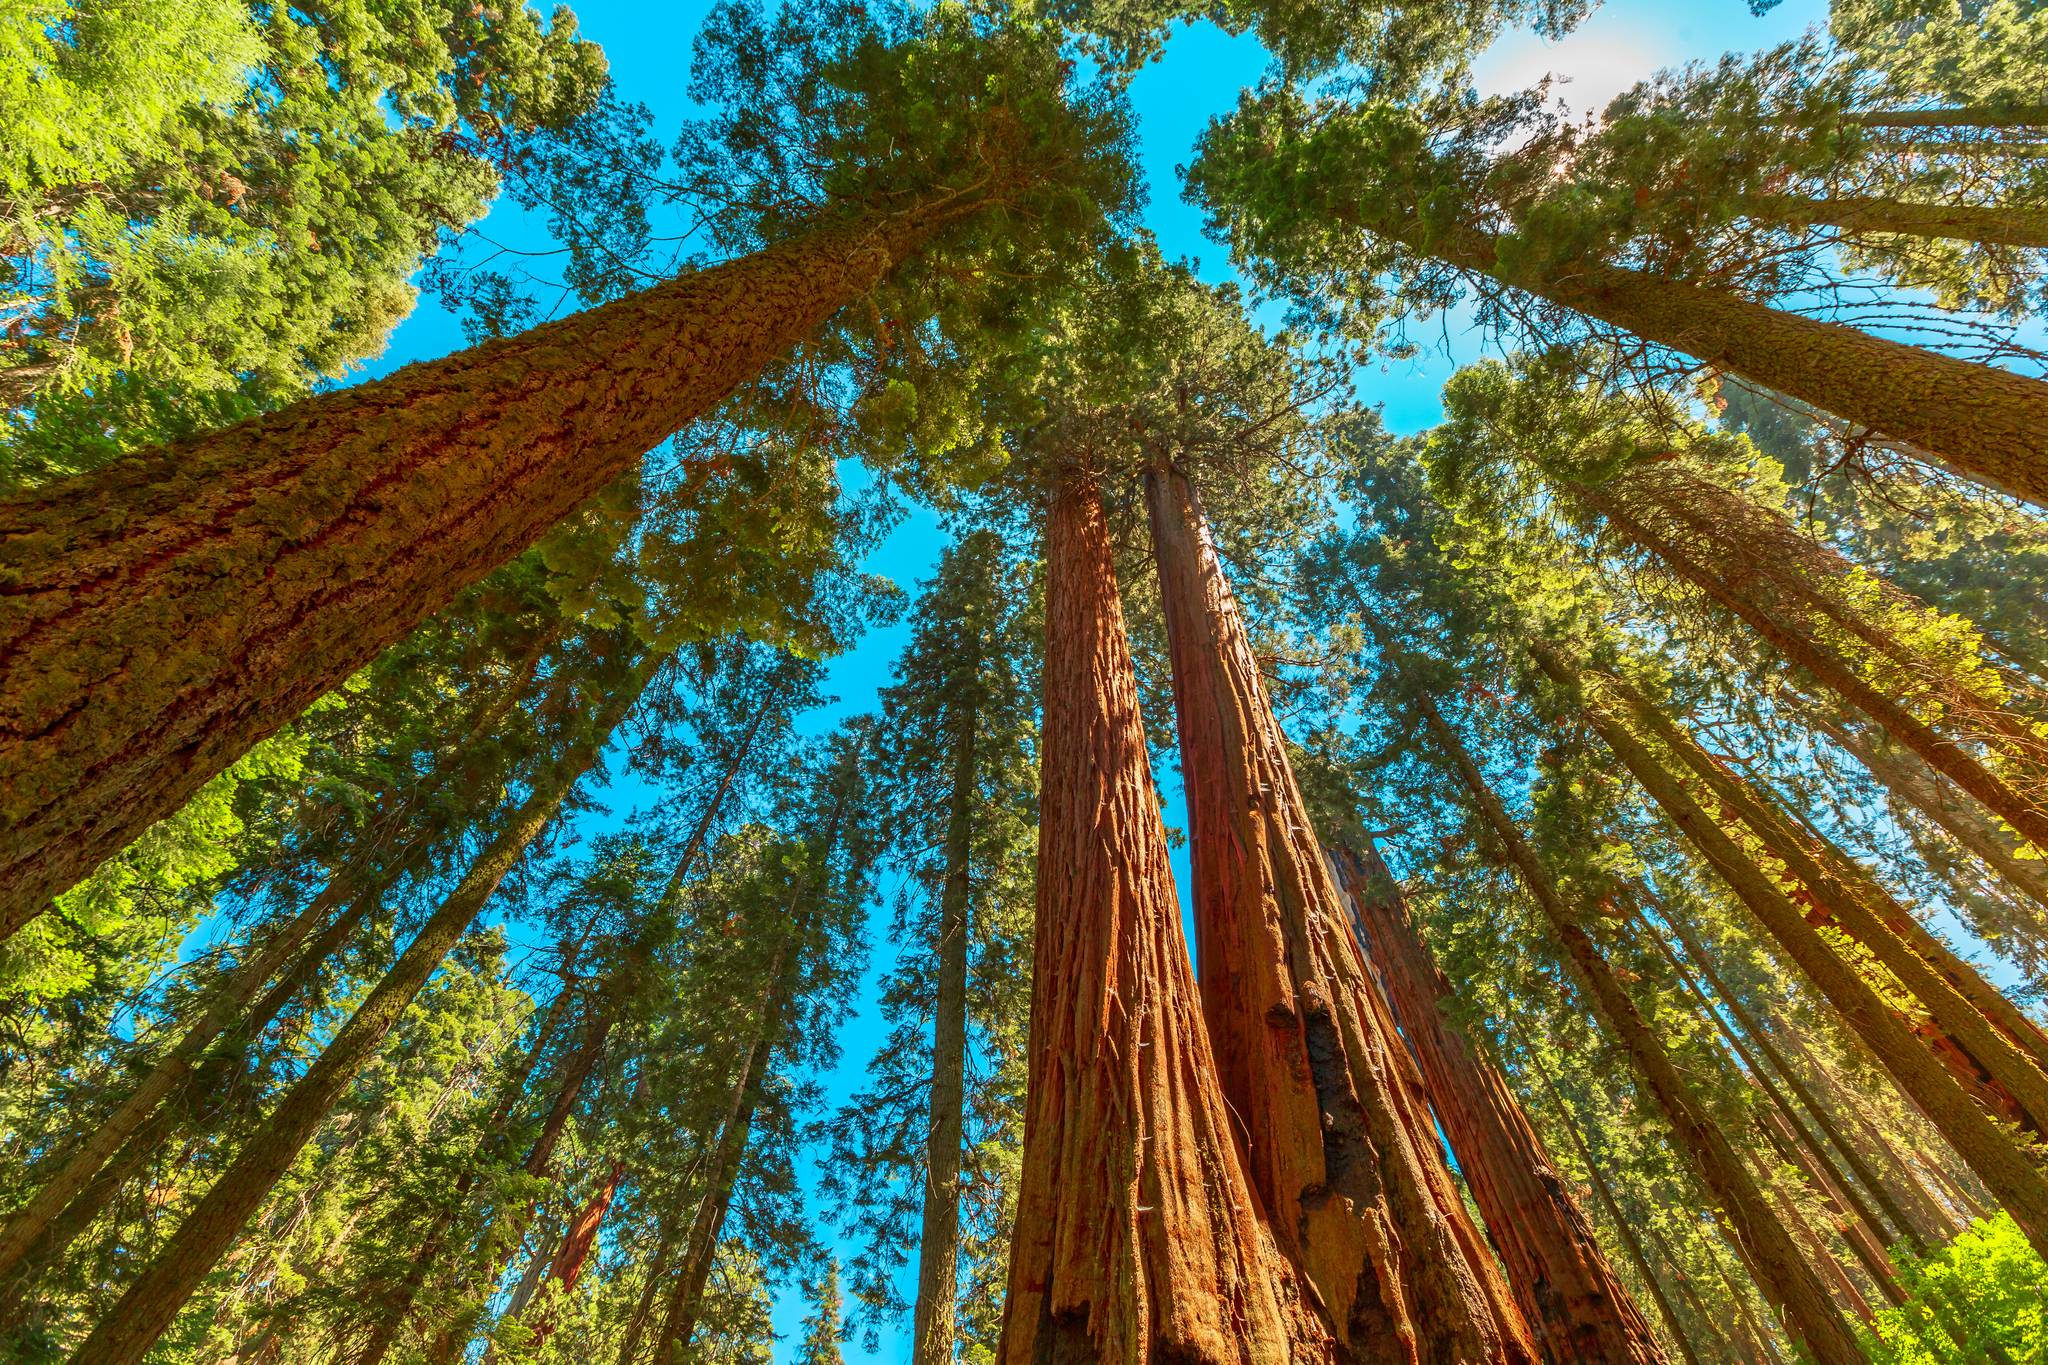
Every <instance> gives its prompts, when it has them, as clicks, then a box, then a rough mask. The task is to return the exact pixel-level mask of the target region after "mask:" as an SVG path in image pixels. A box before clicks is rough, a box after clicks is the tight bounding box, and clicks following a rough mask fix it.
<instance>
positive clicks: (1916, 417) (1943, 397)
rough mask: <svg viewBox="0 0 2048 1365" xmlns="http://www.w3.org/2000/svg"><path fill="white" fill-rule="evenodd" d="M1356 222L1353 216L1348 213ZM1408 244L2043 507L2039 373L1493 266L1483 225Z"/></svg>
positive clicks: (2046, 387) (1696, 292) (1620, 279)
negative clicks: (1735, 376) (1858, 426)
mask: <svg viewBox="0 0 2048 1365" xmlns="http://www.w3.org/2000/svg"><path fill="white" fill-rule="evenodd" d="M1352 216H1353V218H1354V220H1355V219H1356V215H1355V214H1354V215H1352ZM1411 245H1415V246H1417V247H1418V249H1427V250H1430V251H1432V252H1434V253H1435V254H1438V255H1440V256H1441V258H1442V259H1444V260H1446V261H1448V262H1449V263H1450V264H1452V265H1455V266H1458V267H1460V268H1462V269H1465V270H1471V271H1474V272H1477V273H1480V274H1488V275H1493V276H1495V277H1496V278H1498V279H1499V280H1500V281H1501V282H1502V283H1504V284H1508V285H1512V286H1513V287H1514V288H1516V289H1520V290H1523V291H1525V292H1527V293H1530V294H1533V295H1535V296H1536V297H1538V298H1542V299H1548V300H1549V301H1550V302H1552V303H1556V304H1561V305H1563V306H1564V307H1566V308H1569V309H1571V310H1573V311H1574V312H1577V313H1582V314H1584V315H1585V316H1587V317H1590V318H1596V319H1598V320H1599V321H1601V322H1605V323H1608V324H1610V325H1612V326H1615V327H1619V328H1621V329H1622V330H1623V331H1627V332H1633V333H1634V334H1635V335H1637V336H1639V337H1641V338H1643V339H1644V340H1645V341H1650V342H1654V343H1656V344H1657V345H1659V346H1668V347H1670V348H1671V349H1672V350H1674V351H1681V352H1683V353H1685V354H1686V355H1689V356H1693V357H1695V358H1697V359H1699V360H1701V361H1703V362H1705V363H1707V364H1709V365H1714V366H1718V367H1720V368H1722V369H1726V370H1730V371H1733V372H1734V373H1736V374H1739V375H1741V376H1743V377H1744V378H1745V379H1748V380H1750V381H1751V382H1753V383H1756V384H1761V385H1763V386H1764V387H1765V388H1767V389H1772V390H1775V391H1776V392H1778V393H1782V394H1786V395H1789V396H1790V397H1793V398H1797V399H1799V400H1800V401H1802V402H1805V403H1811V404H1812V405H1813V406H1815V407H1817V408H1820V409H1821V410H1823V411H1825V412H1832V413H1834V414H1836V415H1837V416H1840V417H1846V418H1848V419H1849V420H1850V421H1852V422H1858V423H1861V424H1862V425H1864V426H1866V427H1869V428H1870V429H1871V430H1872V431H1875V432H1877V433H1878V434H1879V435H1881V436H1887V437H1890V438H1891V439H1893V440H1895V441H1902V442H1905V443H1907V444H1909V445H1911V446H1913V447H1915V448H1917V449H1918V450H1921V451H1924V452H1926V453H1927V454H1928V456H1929V457H1930V458H1932V459H1935V460H1938V461H1939V462H1941V463H1942V464H1943V465H1944V466H1946V467H1947V468H1949V469H1951V470H1954V471H1955V472H1956V473H1958V474H1961V475H1963V476H1964V477H1966V478H1971V479H1975V480H1977V481H1979V482H1981V483H1985V484H1988V485H1990V486H1991V487H1993V488H1996V489H1999V490H2002V491H2005V492H2009V493H2012V494H2014V495H2016V496H2018V497H2022V498H2025V499H2027V500H2028V501H2029V502H2033V503H2037V504H2040V505H2043V506H2048V451H2044V450H2043V448H2042V445H2041V440H2040V433H2041V432H2043V431H2048V383H2043V382H2041V381H2040V380H2037V379H2029V378H2026V377H2025V376H2023V375H2019V374H2015V373H2013V372H2012V371H2011V370H2005V369H2000V368H1999V367H1997V366H1995V365H1978V364H1973V363H1971V362H1970V361H1967V360H1958V359H1956V358H1955V357H1954V356H1947V355H1942V354H1940V353H1939V352H1936V351H1930V350H1926V349H1924V348H1922V347H1918V346H1908V345H1905V344H1903V343H1901V342H1897V341H1890V340H1887V339H1885V338H1884V337H1879V336H1873V335H1871V334H1870V333H1869V332H1865V331H1861V330H1859V329H1857V328H1854V327H1849V326H1845V325H1843V324H1842V323H1838V322H1824V321H1821V320H1820V319H1818V318H1809V317H1802V316H1800V315H1799V314H1797V313H1791V312H1787V311H1785V310H1783V309H1780V308H1772V307H1769V306H1767V305H1765V304H1761V303H1756V302H1753V301H1752V300H1750V299H1746V298H1744V297H1742V296H1741V295H1740V294H1737V293H1735V292H1734V291H1733V290H1729V289H1723V288H1715V287H1712V286H1708V285H1700V284H1693V283H1689V282H1687V281H1684V280H1676V279H1670V278H1666V277H1663V276H1659V275H1652V274H1649V273H1647V272H1645V271H1641V270H1631V269H1629V268H1627V267H1625V266H1616V265H1607V264H1604V263H1602V262H1599V261H1581V262H1575V263H1573V264H1571V265H1569V266H1565V267H1562V268H1553V267H1549V266H1545V267H1544V268H1543V270H1542V273H1537V272H1536V271H1535V270H1533V269H1526V268H1515V267H1512V266H1508V267H1504V266H1503V265H1502V254H1501V252H1500V250H1499V247H1500V243H1499V241H1498V240H1497V239H1496V238H1494V237H1492V236H1489V235H1487V234H1485V233H1481V232H1467V233H1463V234H1459V235H1458V236H1456V237H1455V238H1452V239H1448V240H1446V239H1443V238H1436V239H1432V240H1430V241H1428V242H1426V243H1425V242H1423V241H1422V239H1420V238H1419V237H1418V238H1417V240H1416V241H1414V242H1412V243H1411Z"/></svg>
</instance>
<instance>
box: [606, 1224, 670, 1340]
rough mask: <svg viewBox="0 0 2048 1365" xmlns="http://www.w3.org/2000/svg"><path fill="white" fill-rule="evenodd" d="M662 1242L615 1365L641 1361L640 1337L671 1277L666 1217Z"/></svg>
mask: <svg viewBox="0 0 2048 1365" xmlns="http://www.w3.org/2000/svg"><path fill="white" fill-rule="evenodd" d="M658 1235H659V1237H660V1241H659V1243H658V1244H657V1245H656V1247H655V1249H654V1260H653V1262H652V1263H651V1264H649V1265H648V1267H647V1282H646V1283H645V1284H643V1285H641V1286H640V1299H639V1301H638V1302H637V1303H635V1304H634V1305H633V1315H632V1316H631V1317H629V1318H627V1319H626V1330H625V1333H624V1334H623V1335H622V1336H621V1337H620V1339H619V1358H618V1360H617V1362H615V1365H634V1362H635V1361H637V1360H639V1358H640V1338H641V1336H642V1335H643V1334H644V1333H645V1332H646V1331H647V1321H648V1319H649V1318H651V1317H653V1316H654V1299H655V1296H656V1295H657V1294H659V1293H660V1292H661V1286H662V1282H663V1281H664V1280H666V1279H667V1278H668V1263H669V1260H670V1258H671V1255H672V1254H673V1252H674V1250H675V1242H674V1239H673V1238H671V1237H670V1236H669V1233H668V1224H667V1219H666V1217H664V1218H663V1219H662V1221H661V1224H660V1226H659V1228H658Z"/></svg>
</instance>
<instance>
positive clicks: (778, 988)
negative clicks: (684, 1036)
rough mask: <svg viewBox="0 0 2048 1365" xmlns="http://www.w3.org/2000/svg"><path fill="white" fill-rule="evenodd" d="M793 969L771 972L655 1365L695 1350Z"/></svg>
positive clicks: (784, 961) (780, 964)
mask: <svg viewBox="0 0 2048 1365" xmlns="http://www.w3.org/2000/svg"><path fill="white" fill-rule="evenodd" d="M787 965H788V955H787V953H786V952H785V953H784V954H783V955H781V956H779V957H778V958H777V961H776V964H775V967H774V969H773V971H772V972H771V974H770V975H771V978H772V979H774V980H775V983H776V984H775V989H774V993H773V994H772V995H771V996H770V998H769V999H768V1000H767V1001H766V1002H764V1004H763V1007H762V1011H761V1026H760V1031H759V1032H758V1033H757V1034H756V1035H755V1038H754V1042H753V1045H752V1046H751V1047H749V1048H748V1049H747V1057H746V1061H745V1062H744V1063H743V1064H742V1065H741V1067H740V1074H739V1081H738V1083H737V1084H736V1085H735V1086H734V1087H733V1092H732V1107H731V1109H730V1110H729V1111H728V1112H727V1114H726V1116H725V1122H724V1124H722V1125H721V1126H720V1128H719V1133H718V1148H717V1151H716V1153H715V1154H714V1156H713V1157H712V1160H711V1170H710V1173H709V1176H708V1183H707V1184H706V1186H705V1189H704V1197H703V1198H702V1199H701V1200H699V1201H698V1204H697V1217H696V1219H695V1221H694V1222H692V1223H691V1225H690V1232H689V1237H688V1239H687V1240H686V1241H685V1242H684V1243H683V1263H682V1268H681V1270H680V1272H679V1273H678V1274H677V1276H676V1284H675V1288H674V1289H673V1290H672V1291H671V1292H670V1294H669V1300H668V1311H667V1313H666V1314H664V1315H663V1318H662V1324H661V1330H660V1332H659V1333H657V1334H656V1336H655V1339H654V1365H674V1362H675V1361H676V1360H677V1359H678V1358H679V1356H680V1355H681V1353H682V1352H683V1351H685V1350H687V1349H688V1348H689V1345H690V1338H691V1336H692V1335H693V1334H694V1333H695V1332H696V1330H697V1315H698V1313H699V1312H700V1311H701V1309H702V1307H703V1302H704V1286H705V1284H706V1283H707V1282H709V1280H710V1278H711V1265H712V1262H713V1261H714V1260H716V1259H717V1256H718V1239H719V1236H720V1234H721V1233H722V1232H723V1231H724V1228H725V1214H726V1210H727V1209H728V1208H729V1207H731V1204H732V1191H733V1185H734V1184H735V1183H736V1182H737V1181H738V1179H739V1173H740V1158H741V1157H742V1156H744V1155H745V1154H746V1150H747V1138H748V1136H749V1134H750V1132H751V1131H752V1128H753V1122H754V1110H755V1108H756V1107H758V1106H759V1104H760V1102H761V1088H762V1086H763V1085H764V1084H765V1083H766V1082H767V1079H768V1062H769V1058H770V1056H771V1055H772V1054H773V1053H774V1051H775V1045H776V1035H778V1034H779V1033H780V1032H781V1020H782V1014H783V1010H784V1008H785V1007H786V1004H787V996H788V993H789V991H790V983H789V982H788V981H787V980H786V979H785V978H784V969H785V968H786V967H787Z"/></svg>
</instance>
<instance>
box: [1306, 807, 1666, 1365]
mask: <svg viewBox="0 0 2048 1365" xmlns="http://www.w3.org/2000/svg"><path fill="white" fill-rule="evenodd" d="M1331 859H1332V861H1333V862H1334V863H1335V865H1336V867H1337V871H1338V879H1339V882H1340V884H1341V885H1342V886H1343V887H1344V889H1345V890H1346V891H1347V892H1348V893H1349V896H1350V901H1351V906H1352V909H1353V911H1354V913H1356V914H1357V916H1358V918H1359V921H1360V924H1361V926H1362V927H1363V929H1364V930H1365V933H1366V935H1367V937H1368V940H1369V943H1368V946H1369V948H1370V951H1371V953H1372V958H1373V961H1374V963H1375V964H1376V965H1377V966H1378V967H1379V968H1380V971H1381V973H1382V975H1383V976H1384V978H1385V980H1386V983H1387V997H1388V1000H1389V1001H1390V1002H1391V1003H1392V1005H1393V1007H1394V1015H1395V1017H1396V1018H1397V1019H1398V1020H1399V1021H1400V1024H1401V1032H1402V1035H1403V1036H1404V1037H1406V1039H1407V1040H1408V1045H1409V1047H1410V1048H1412V1049H1413V1051H1414V1053H1415V1057H1416V1060H1417V1062H1418V1063H1419V1064H1420V1065H1421V1067H1422V1076H1423V1080H1424V1081H1425V1082H1427V1084H1428V1086H1429V1094H1430V1099H1431V1103H1432V1105H1433V1106H1434V1108H1435V1110H1436V1114H1437V1118H1438V1120H1439V1121H1440V1122H1442V1124H1443V1127H1444V1132H1445V1133H1446V1135H1448V1136H1449V1138H1450V1141H1451V1151H1452V1152H1453V1153H1455V1154H1456V1156H1457V1158H1458V1169H1459V1170H1460V1171H1462V1172H1463V1173H1464V1176H1465V1184H1466V1185H1467V1186H1468V1187H1469V1188H1470V1189H1471V1191H1472V1197H1473V1200H1474V1201H1475V1202H1476V1203H1477V1204H1478V1205H1479V1212H1480V1216H1481V1217H1483V1218H1484V1219H1485V1220H1486V1230H1487V1232H1488V1233H1489V1234H1490V1235H1491V1236H1492V1238H1493V1244H1494V1246H1495V1247H1496V1248H1497V1249H1498V1250H1499V1252H1500V1257H1501V1263H1502V1266H1503V1267H1504V1268H1505V1270H1506V1271H1507V1281H1508V1283H1509V1284H1510V1285H1511V1286H1513V1288H1514V1291H1515V1294H1516V1296H1517V1297H1518V1298H1519V1299H1520V1301H1521V1304H1522V1312H1523V1315H1524V1316H1525V1317H1526V1318H1527V1319H1528V1320H1529V1322H1530V1324H1531V1325H1532V1326H1534V1327H1535V1328H1536V1330H1537V1344H1538V1346H1539V1347H1541V1348H1542V1351H1543V1355H1544V1359H1545V1360H1547V1361H1552V1362H1557V1363H1558V1365H1567V1363H1570V1362H1584V1363H1585V1365H1628V1362H1653V1361H1655V1362H1661V1361H1662V1360H1663V1359H1664V1353H1663V1351H1661V1350H1660V1349H1658V1347H1657V1344H1656V1341H1655V1339H1654V1338H1653V1337H1652V1336H1651V1333H1650V1325H1649V1323H1647V1322H1645V1321H1644V1320H1643V1315H1642V1313H1641V1312H1640V1311H1638V1310H1637V1308H1636V1305H1635V1302H1634V1300H1633V1299H1631V1298H1630V1297H1629V1293H1628V1290H1627V1289H1626V1288H1624V1287H1623V1285H1622V1283H1621V1281H1620V1279H1618V1278H1617V1277H1616V1275H1615V1273H1614V1268H1613V1267H1612V1266H1611V1265H1609V1264H1608V1261H1607V1257H1606V1255H1605V1254H1604V1253H1603V1252H1602V1251H1601V1250H1600V1244H1599V1243H1598V1242H1596V1241H1595V1240H1594V1238H1593V1229H1592V1228H1591V1226H1590V1225H1588V1223H1587V1222H1586V1217H1585V1215H1584V1214H1583V1213H1581V1212H1580V1211H1579V1207H1578V1205H1577V1204H1575V1203H1573V1202H1572V1198H1571V1195H1570V1194H1569V1193H1568V1192H1567V1191H1566V1190H1565V1187H1564V1182H1563V1181H1561V1180H1559V1179H1558V1176H1557V1171H1556V1169H1555V1168H1554V1167H1553V1166H1552V1165H1551V1162H1550V1154H1549V1153H1548V1152H1546V1151H1544V1150H1543V1142H1542V1139H1540V1138H1538V1137H1537V1136H1536V1130H1535V1128H1534V1127H1532V1126H1531V1125H1530V1123H1529V1117H1528V1115H1527V1114H1525V1113H1524V1112H1523V1111H1522V1105H1521V1102H1520V1101H1519V1100H1517V1099H1516V1098H1515V1095H1514V1092H1513V1091H1512V1090H1510V1089H1508V1085H1507V1081H1506V1080H1505V1079H1504V1078H1503V1077H1502V1076H1501V1074H1500V1072H1499V1071H1497V1070H1495V1069H1494V1066H1493V1064H1492V1063H1491V1062H1490V1061H1488V1060H1486V1059H1485V1058H1484V1057H1482V1056H1480V1055H1479V1052H1478V1049H1477V1047H1476V1046H1475V1045H1474V1044H1473V1043H1471V1042H1469V1041H1468V1040H1467V1039H1466V1038H1465V1037H1464V1035H1463V1034H1462V1033H1460V1032H1459V1031H1458V1030H1457V1028H1456V1027H1455V1026H1454V1025H1453V1024H1452V1023H1451V1022H1450V1020H1449V1019H1447V1018H1446V1017H1445V1015H1444V1002H1446V1001H1447V1000H1448V999H1449V998H1450V996H1451V983H1450V982H1449V981H1447V980H1446V979H1445V978H1444V975H1443V973H1442V972H1440V971H1438V970H1437V966H1436V963H1435V962H1434V961H1432V960H1431V958H1430V955H1429V950H1428V949H1427V948H1426V947H1425V946H1424V945H1423V942H1422V939H1421V936H1420V935H1419V934H1418V933H1417V931H1416V927H1415V922H1414V920H1413V919H1412V918H1411V917H1410V916H1409V913H1408V907H1407V906H1406V905H1404V904H1403V903H1402V900H1401V893H1400V891H1399V889H1398V888H1397V887H1396V886H1395V885H1394V880H1393V876H1392V874H1391V873H1389V872H1388V871H1387V869H1386V866H1385V864H1383V863H1381V862H1380V859H1379V855H1378V853H1377V852H1375V851H1374V850H1373V849H1372V847H1371V846H1370V845H1367V846H1366V847H1365V848H1364V850H1363V851H1354V850H1352V849H1349V848H1334V849H1332V850H1331Z"/></svg>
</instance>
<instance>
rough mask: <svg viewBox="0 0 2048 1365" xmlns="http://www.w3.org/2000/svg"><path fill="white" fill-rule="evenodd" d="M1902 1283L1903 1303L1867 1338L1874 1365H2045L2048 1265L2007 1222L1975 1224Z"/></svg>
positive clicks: (2006, 1218) (1881, 1317) (1887, 1311)
mask: <svg viewBox="0 0 2048 1365" xmlns="http://www.w3.org/2000/svg"><path fill="white" fill-rule="evenodd" d="M1901 1279H1902V1280H1903V1281H1904V1284H1905V1287H1906V1289H1907V1292H1908V1294H1909V1295H1910V1297H1909V1299H1908V1301H1907V1302H1906V1303H1904V1304H1902V1305H1899V1306H1897V1307H1893V1308H1884V1309H1880V1310H1879V1311H1878V1314H1877V1320H1876V1321H1875V1322H1874V1323H1872V1324H1871V1326H1870V1328H1869V1329H1867V1330H1866V1332H1865V1334H1864V1337H1865V1341H1866V1343H1867V1344H1868V1346H1869V1349H1870V1358H1871V1360H1872V1361H1873V1362H1875V1363H1876V1365H1939V1363H1940V1362H1944V1361H1950V1360H1990V1359H1993V1358H1994V1356H1996V1357H1998V1358H2003V1359H2007V1360H2011V1361H2014V1362H2022V1361H2039V1360H2048V1265H2043V1264H2042V1261H2041V1256H2040V1253H2039V1252H2037V1251H2035V1250H2034V1248H2033V1247H2032V1246H2030V1245H2028V1243H2027V1239H2026V1235H2025V1234H2024V1233H2022V1232H2021V1231H2020V1229H2019V1225H2018V1224H2016V1223H2014V1222H2013V1221H2012V1218H2011V1216H2010V1215H2009V1214H2003V1213H2001V1214H1997V1215H1995V1216H1994V1217H1991V1218H1985V1219H1980V1220H1979V1221H1978V1222H1976V1223H1975V1224H1973V1225H1972V1226H1971V1227H1970V1228H1969V1229H1967V1230H1966V1231H1964V1232H1963V1233H1962V1234H1961V1235H1959V1236H1958V1237H1956V1239H1955V1240H1954V1241H1952V1242H1950V1243H1949V1244H1948V1245H1947V1246H1945V1247H1943V1248H1941V1249H1940V1250H1939V1251H1937V1252H1935V1253H1934V1254H1933V1255H1931V1256H1928V1257H1925V1258H1924V1259H1921V1260H1918V1261H1914V1262H1911V1263H1909V1264H1908V1265H1906V1266H1905V1267H1904V1270H1903V1274H1902V1275H1901Z"/></svg>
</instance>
